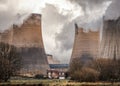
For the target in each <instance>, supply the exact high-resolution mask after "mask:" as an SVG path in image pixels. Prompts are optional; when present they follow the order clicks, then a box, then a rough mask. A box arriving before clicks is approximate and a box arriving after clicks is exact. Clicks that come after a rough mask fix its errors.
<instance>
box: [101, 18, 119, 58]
mask: <svg viewBox="0 0 120 86" xmlns="http://www.w3.org/2000/svg"><path fill="white" fill-rule="evenodd" d="M100 46H101V47H100V48H101V49H100V51H101V52H100V55H101V57H102V58H110V59H114V60H116V59H120V17H119V18H118V19H117V20H104V26H103V32H102V40H101V45H100Z"/></svg>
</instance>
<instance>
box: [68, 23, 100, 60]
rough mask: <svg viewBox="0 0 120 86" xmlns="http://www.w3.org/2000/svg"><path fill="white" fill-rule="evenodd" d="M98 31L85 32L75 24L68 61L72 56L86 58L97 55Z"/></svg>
mask: <svg viewBox="0 0 120 86" xmlns="http://www.w3.org/2000/svg"><path fill="white" fill-rule="evenodd" d="M98 48H99V32H93V31H89V32H85V31H84V30H83V28H78V26H77V24H75V39H74V46H73V51H72V56H71V60H70V62H71V61H72V60H73V59H74V58H81V59H83V60H87V59H90V58H96V57H98V55H99V52H98V51H99V49H98Z"/></svg>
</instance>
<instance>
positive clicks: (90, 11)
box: [0, 0, 120, 63]
mask: <svg viewBox="0 0 120 86" xmlns="http://www.w3.org/2000/svg"><path fill="white" fill-rule="evenodd" d="M113 1H114V4H115V1H116V0H113ZM117 1H120V0H117ZM111 3H113V2H112V0H0V31H4V30H6V29H9V27H10V26H11V25H12V24H13V23H17V24H22V22H23V20H24V19H26V18H27V17H28V15H30V14H31V13H39V14H42V31H43V39H44V46H45V50H46V53H47V54H52V55H53V56H54V58H56V59H58V60H60V61H61V62H62V63H68V62H69V60H70V57H71V52H72V47H73V42H74V23H75V22H76V23H77V24H78V25H79V27H83V28H84V29H86V30H93V31H96V30H99V29H101V27H102V18H103V16H104V15H105V12H106V10H107V8H108V7H109V5H111ZM114 4H113V6H112V7H114V6H115V5H114ZM118 5H119V3H118ZM119 6H120V5H119ZM109 9H110V10H111V7H109ZM18 13H19V14H20V15H21V17H20V19H19V20H17V16H16V15H17V14H18ZM112 13H113V12H112ZM109 14H110V11H109V10H107V15H109ZM111 15H114V14H111ZM118 15H119V13H118V14H116V16H118ZM109 17H110V18H111V16H110V15H109V16H108V17H106V19H108V18H109Z"/></svg>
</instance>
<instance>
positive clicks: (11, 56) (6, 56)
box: [0, 43, 21, 81]
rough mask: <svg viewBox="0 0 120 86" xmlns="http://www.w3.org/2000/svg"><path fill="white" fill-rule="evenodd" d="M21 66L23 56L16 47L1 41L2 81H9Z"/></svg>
mask: <svg viewBox="0 0 120 86" xmlns="http://www.w3.org/2000/svg"><path fill="white" fill-rule="evenodd" d="M20 68H21V57H20V55H19V54H18V52H17V50H16V47H14V46H12V45H9V44H5V43H0V81H8V79H10V77H11V76H13V75H15V74H16V73H17V72H18V71H19V70H20Z"/></svg>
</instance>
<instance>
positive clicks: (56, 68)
mask: <svg viewBox="0 0 120 86" xmlns="http://www.w3.org/2000/svg"><path fill="white" fill-rule="evenodd" d="M49 66H50V69H49V70H47V76H48V78H50V79H65V77H66V74H67V71H68V66H69V65H68V64H49Z"/></svg>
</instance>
